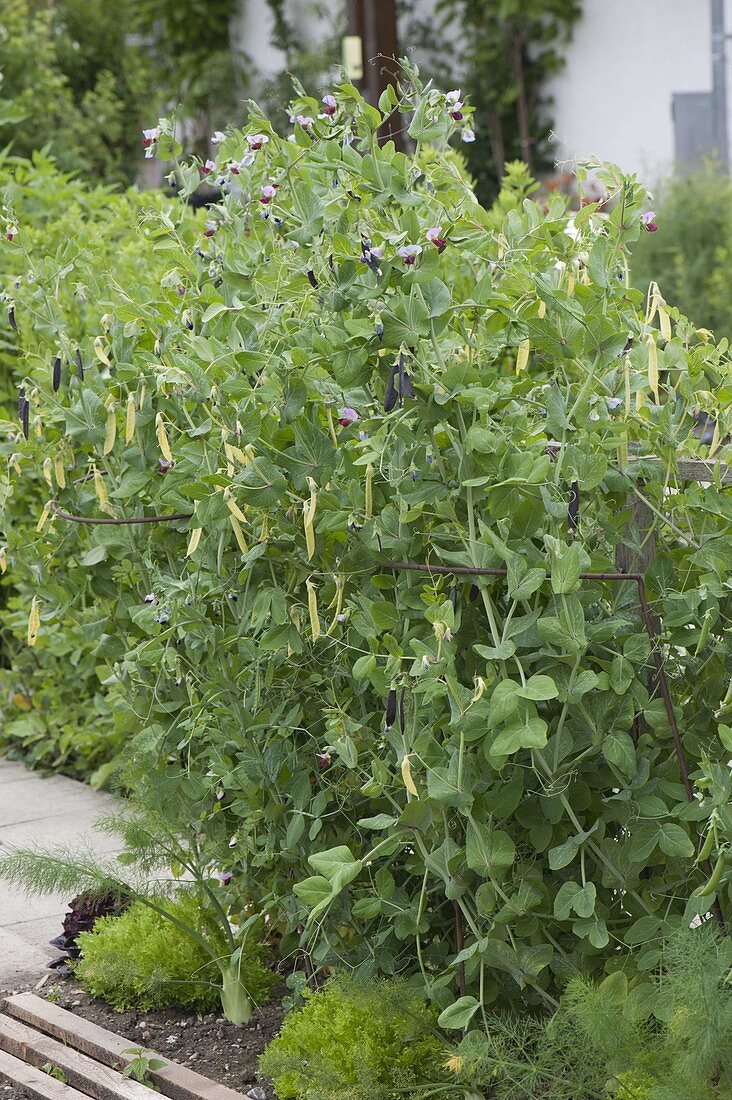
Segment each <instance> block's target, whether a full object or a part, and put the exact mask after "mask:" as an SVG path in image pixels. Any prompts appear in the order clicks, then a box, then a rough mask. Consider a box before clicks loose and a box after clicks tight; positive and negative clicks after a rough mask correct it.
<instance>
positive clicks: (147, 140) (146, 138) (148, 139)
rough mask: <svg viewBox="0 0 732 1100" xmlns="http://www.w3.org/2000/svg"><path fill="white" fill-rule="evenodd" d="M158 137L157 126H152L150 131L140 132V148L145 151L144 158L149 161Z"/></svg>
mask: <svg viewBox="0 0 732 1100" xmlns="http://www.w3.org/2000/svg"><path fill="white" fill-rule="evenodd" d="M159 137H160V130H159V128H158V127H157V126H153V127H152V129H150V130H143V131H142V147H143V149H144V150H145V158H146V159H147V160H150V158H151V157H152V155H153V153H154V152H155V150H154V149H153V145H155V144H156V142H157V140H158V138H159Z"/></svg>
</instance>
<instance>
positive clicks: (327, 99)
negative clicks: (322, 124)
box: [321, 95, 338, 118]
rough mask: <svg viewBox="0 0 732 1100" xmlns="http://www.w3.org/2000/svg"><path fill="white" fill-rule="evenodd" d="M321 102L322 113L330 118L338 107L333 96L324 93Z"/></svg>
mask: <svg viewBox="0 0 732 1100" xmlns="http://www.w3.org/2000/svg"><path fill="white" fill-rule="evenodd" d="M321 102H322V104H323V114H324V115H328V117H329V118H332V116H333V115H334V114H335V113H336V108H337V107H338V104H337V102H336V98H335V96H333V95H324V96H323V99H322V101H321Z"/></svg>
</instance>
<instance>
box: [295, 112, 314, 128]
mask: <svg viewBox="0 0 732 1100" xmlns="http://www.w3.org/2000/svg"><path fill="white" fill-rule="evenodd" d="M293 122H296V123H297V124H298V126H302V128H303V130H309V129H310V127H311V126H314V125H315V119H314V118H311V117H310V115H295V117H294V119H293Z"/></svg>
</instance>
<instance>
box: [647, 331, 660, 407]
mask: <svg viewBox="0 0 732 1100" xmlns="http://www.w3.org/2000/svg"><path fill="white" fill-rule="evenodd" d="M646 346H647V348H648V386H649V388H650V390H651V392H652V394H653V396H654V397H655V399H656V401H658V348H657V347H656V340H655V337H654V336H649V337H648V339H647V340H646Z"/></svg>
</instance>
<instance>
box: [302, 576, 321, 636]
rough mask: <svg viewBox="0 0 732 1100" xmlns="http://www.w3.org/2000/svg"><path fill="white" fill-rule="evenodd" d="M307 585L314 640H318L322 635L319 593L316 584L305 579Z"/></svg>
mask: <svg viewBox="0 0 732 1100" xmlns="http://www.w3.org/2000/svg"><path fill="white" fill-rule="evenodd" d="M305 587H306V588H307V590H308V614H309V615H310V629H311V630H312V632H313V641H314V642H315V641H317V640H318V638H319V637H320V635H321V629H320V618H319V616H318V595H317V592H316V590H315V585H314V584H313V582H312V581H311V580H310V578H309V577H308V579H307V580H306V581H305Z"/></svg>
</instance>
